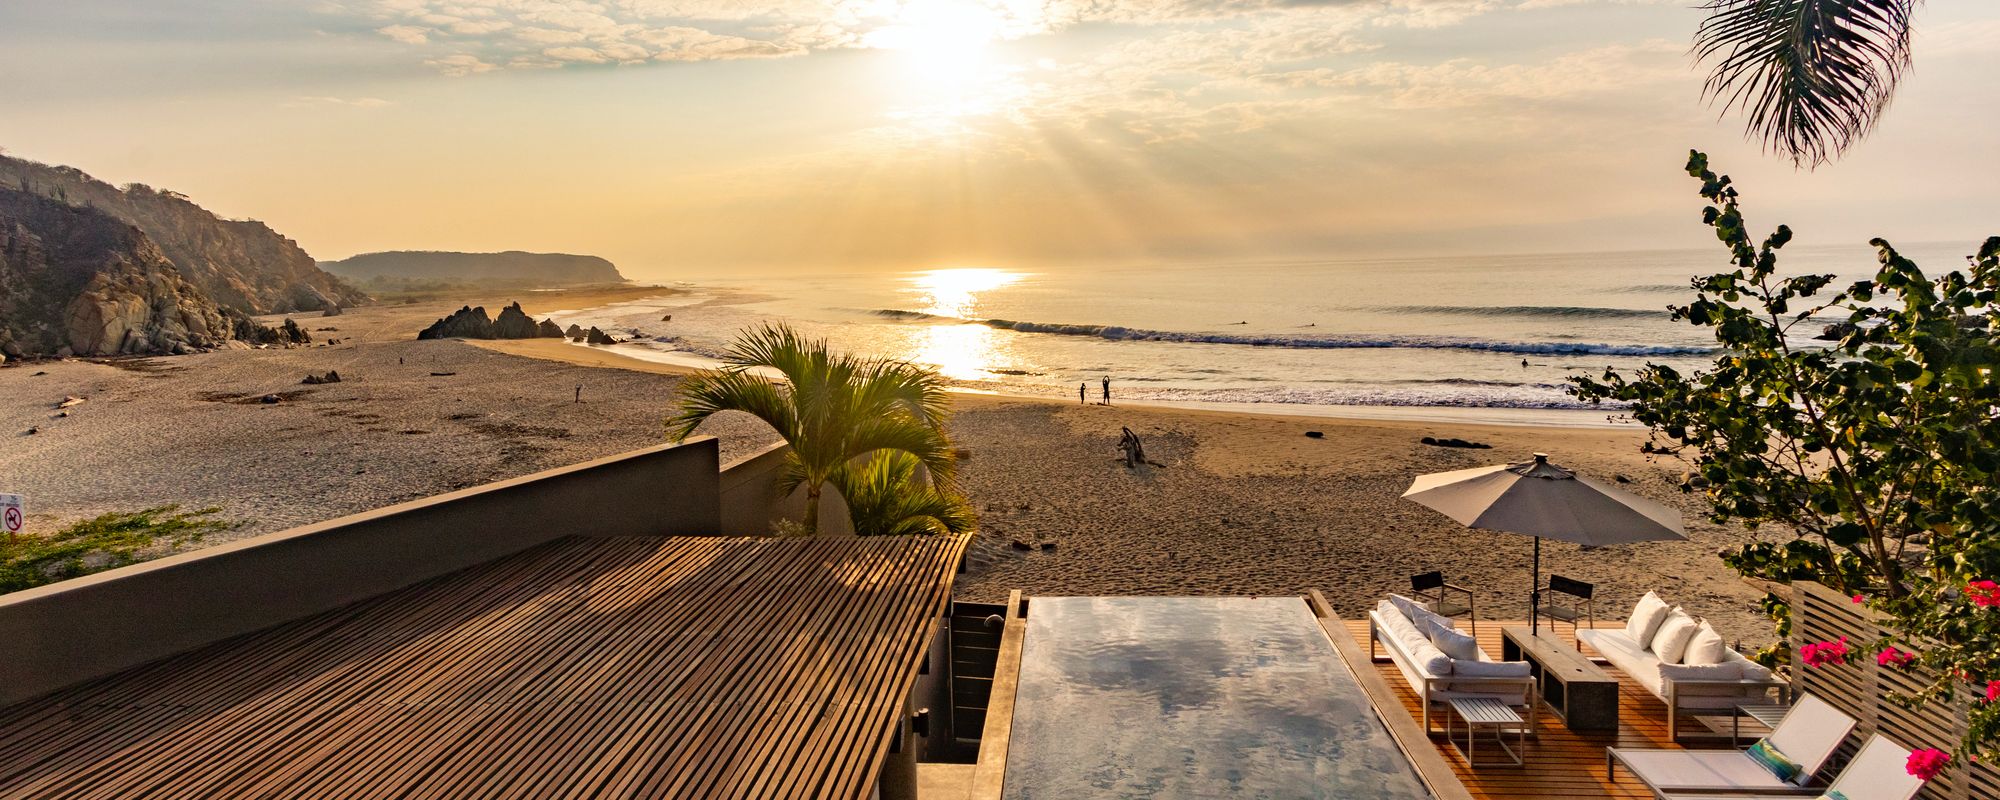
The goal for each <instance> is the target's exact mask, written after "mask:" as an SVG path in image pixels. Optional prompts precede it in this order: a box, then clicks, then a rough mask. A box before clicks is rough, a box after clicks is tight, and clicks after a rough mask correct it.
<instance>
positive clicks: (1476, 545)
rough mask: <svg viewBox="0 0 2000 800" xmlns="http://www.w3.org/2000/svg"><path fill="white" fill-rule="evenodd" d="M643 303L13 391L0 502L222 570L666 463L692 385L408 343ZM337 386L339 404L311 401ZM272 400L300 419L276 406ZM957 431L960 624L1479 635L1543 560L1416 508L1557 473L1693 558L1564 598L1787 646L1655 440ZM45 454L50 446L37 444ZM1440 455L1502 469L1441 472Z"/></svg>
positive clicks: (9, 378)
mask: <svg viewBox="0 0 2000 800" xmlns="http://www.w3.org/2000/svg"><path fill="white" fill-rule="evenodd" d="M647 291H648V290H647V289H644V288H620V289H614V290H595V291H590V292H574V293H520V294H518V295H515V296H495V297H482V298H475V299H471V300H469V301H453V302H432V303H410V304H402V305H389V306H373V307H362V308H357V309H351V310H349V311H348V312H347V313H345V314H343V315H341V316H337V317H329V318H318V317H315V318H312V319H303V318H301V319H299V322H300V323H301V324H303V325H305V327H308V328H310V329H313V330H314V331H315V335H316V336H318V337H322V338H325V337H337V338H340V339H341V343H340V344H339V345H337V346H330V347H327V346H322V347H312V348H302V349H290V350H284V349H272V350H251V351H218V352H214V353H206V354H197V355H190V356H176V357H170V358H156V359H130V360H122V361H119V362H116V363H112V362H97V361H84V360H68V361H47V362H36V363H33V364H20V365H10V366H7V367H6V368H4V369H0V424H4V425H5V426H6V427H7V428H8V429H9V435H10V436H12V437H14V438H13V439H12V440H11V441H12V442H13V443H14V446H13V447H12V448H10V449H8V450H5V451H0V475H4V476H6V477H7V482H8V484H9V485H8V486H5V487H0V491H14V492H18V493H22V494H27V495H28V496H29V498H30V499H29V513H30V520H31V523H32V524H33V528H34V529H35V530H47V529H50V528H52V527H54V526H57V525H60V524H62V523H64V522H68V521H74V520H76V519H80V518H84V517H87V516H93V515H95V514H99V513H104V512H107V511H131V510H136V509H138V508H145V507H150V506H156V505H165V504H169V503H178V504H180V505H182V506H183V507H186V508H198V507H205V506H217V507H219V508H221V509H222V511H221V516H223V517H225V518H227V519H231V520H235V521H239V522H243V523H245V525H244V526H243V527H242V528H240V529H239V530H237V531H234V532H232V533H231V534H229V536H228V537H214V538H211V539H209V540H207V541H205V542H203V544H204V545H206V544H214V543H217V542H220V541H226V540H227V538H231V537H235V536H247V535H254V534H257V533H265V532H270V531H274V530H282V529H285V528H289V527H293V526H296V525H303V524H308V523H311V522H317V521H321V520H325V519H330V518H333V517H337V516H341V515H344V514H350V513H356V512H359V511H365V510H369V509H373V508H379V507H381V506H385V505H390V504H392V503H396V502H401V501H405V500H410V499H414V498H417V497H424V496H429V495H435V494H440V493H443V492H447V491H451V490H454V489H459V488H464V487H466V486H471V485H478V484H480V483H485V482H490V481H495V480H502V479H505V478H509V477H515V476H518V475H522V474H527V473H530V472H535V471H538V470H543V469H549V468H553V467H557V466H563V465H567V464H572V463H576V462H579V461H584V460H588V459H591V458H597V457H602V456H606V455H611V454H615V453H620V452H626V451H630V450H635V449H639V448H642V447H646V446H650V445H655V444H658V443H660V442H661V441H662V440H663V439H664V437H665V427H664V424H663V423H664V419H665V417H666V415H667V414H668V413H670V411H671V408H672V404H673V398H674V394H675V390H676V387H677V386H678V384H679V382H680V381H681V380H682V379H684V377H685V375H686V374H687V373H688V372H689V371H691V369H692V367H687V366H677V365H670V364H661V363H659V362H654V361H641V360H638V359H632V358H628V357H625V356H623V355H621V354H619V353H617V352H616V351H615V350H611V349H608V348H601V347H600V348H592V347H582V346H576V345H572V344H569V343H566V342H563V341H558V340H553V339H539V340H512V341H506V340H496V341H477V342H470V341H462V340H429V341H416V340H415V334H416V331H418V330H420V329H422V328H423V327H424V326H426V325H428V324H429V323H430V322H431V321H433V320H435V319H436V318H437V317H439V316H442V315H444V314H448V313H450V312H451V311H453V310H455V309H456V308H458V307H459V306H460V305H465V304H472V305H484V306H486V307H487V309H488V311H489V313H490V312H492V311H493V310H494V309H497V308H498V307H500V306H502V305H504V304H505V303H507V302H509V301H511V300H515V299H518V300H520V301H521V302H522V304H523V306H524V308H526V309H527V310H528V311H529V312H530V313H531V314H532V315H534V316H536V317H537V318H540V317H541V316H543V315H545V314H547V313H548V312H549V311H550V310H553V309H558V308H577V307H585V306H586V305H587V303H588V302H600V303H601V302H621V301H623V300H629V299H631V298H634V297H640V296H645V293H646V292H647ZM308 323H309V324H308ZM328 370H338V371H339V372H340V373H341V375H342V376H343V378H344V380H343V382H341V383H338V384H331V385H324V386H301V385H300V382H301V378H302V377H304V376H306V375H308V374H321V373H324V372H326V371H328ZM37 372H40V373H43V374H41V375H36V374H35V373H37ZM1114 388H1115V387H1114ZM266 393H279V394H282V395H283V397H284V399H283V400H282V401H281V402H278V403H275V404H262V403H259V402H256V398H258V397H260V396H262V395H264V394H266ZM579 394H580V396H581V399H582V402H576V399H577V396H578V395H579ZM66 395H76V396H81V397H86V398H88V401H87V402H85V403H83V404H81V405H78V406H74V407H72V408H69V409H64V410H66V411H68V412H70V414H69V415H68V416H66V417H60V418H58V417H57V416H56V414H57V413H58V412H56V411H55V410H54V409H53V405H54V403H56V402H57V401H59V400H61V399H62V398H63V397H64V396H66ZM953 405H954V406H955V412H956V413H955V414H954V417H953V419H952V422H951V423H950V424H951V433H952V435H953V439H954V441H955V443H956V445H957V446H958V447H959V448H960V449H961V452H962V453H963V455H964V459H963V461H962V462H961V465H960V473H959V475H960V487H961V489H962V490H963V491H964V492H965V493H966V495H967V496H968V497H969V498H970V499H971V501H972V503H973V504H974V507H975V509H976V510H977V511H978V512H979V515H980V517H981V521H980V527H979V530H980V535H979V536H978V537H977V538H976V540H975V543H974V545H973V546H972V548H971V551H970V555H969V558H968V563H967V571H966V572H965V573H964V574H962V575H961V576H960V579H959V582H958V589H957V596H958V597H960V598H961V599H965V600H971V601H987V600H998V599H1002V598H1004V597H1005V596H1006V594H1007V592H1008V591H1010V590H1017V589H1018V590H1021V591H1023V592H1025V593H1028V594H1031V595H1044V596H1052V595H1093V594H1196V595H1200V594H1208V595H1214V594H1232V595H1258V594H1261V595H1274V594H1295V593H1299V592H1303V591H1305V590H1307V589H1320V590H1321V591H1323V592H1325V593H1326V594H1327V596H1328V597H1329V598H1330V599H1331V600H1332V601H1333V602H1334V604H1335V606H1336V608H1337V609H1338V610H1339V611H1340V613H1342V614H1343V615H1356V614H1361V613H1365V611H1366V610H1367V608H1368V607H1370V606H1372V605H1373V603H1374V602H1375V600H1377V599H1379V598H1380V597H1382V596H1384V595H1385V594H1387V593H1388V592H1391V591H1407V590H1408V576H1409V575H1411V574H1415V573H1418V572H1424V571H1428V570H1432V569H1436V570H1442V571H1444V572H1445V574H1446V576H1447V577H1448V578H1450V579H1451V580H1452V581H1453V582H1454V583H1458V584H1462V585H1466V586H1470V587H1473V588H1474V591H1475V593H1476V597H1477V601H1478V603H1479V606H1480V608H1481V614H1482V617H1484V618H1487V619H1524V618H1525V617H1526V615H1527V590H1528V569H1527V568H1528V556H1529V546H1530V544H1531V542H1530V541H1529V540H1527V539H1525V538H1522V537H1516V536H1509V535H1503V534H1493V533H1485V532H1480V531H1468V530H1466V529H1464V528H1463V527H1461V526H1459V525H1458V524H1457V523H1454V522H1452V521H1450V520H1449V519H1447V518H1445V517H1443V516H1442V515H1439V514H1436V513H1435V512H1432V511H1429V510H1428V509H1425V508H1422V507H1419V506H1417V505H1415V504H1412V503H1409V502H1408V501H1404V500H1401V499H1400V495H1401V492H1402V491H1403V490H1404V489H1405V488H1407V486H1408V485H1409V481H1410V479H1411V478H1412V477H1413V476H1414V475H1416V474H1420V473H1427V472H1438V471H1444V470H1450V469H1463V468H1468V467H1474V466H1480V465H1484V464H1492V463H1501V462H1508V461H1518V460H1523V459H1525V458H1527V457H1528V456H1529V454H1530V453H1533V452H1537V451H1540V452H1549V453H1553V454H1555V456H1556V459H1557V460H1558V461H1560V462H1561V463H1564V464H1566V465H1569V466H1571V467H1573V468H1576V469H1578V470H1580V471H1582V472H1583V473H1584V474H1589V475H1593V476H1597V477H1600V478H1604V479H1612V480H1619V481H1621V482H1623V483H1624V484H1625V486H1626V488H1629V489H1630V490H1632V491H1635V492H1638V493H1640V494H1642V495H1646V496H1648V497H1651V498H1653V499H1655V500H1658V501H1660V502H1663V503H1667V504H1668V505H1670V506H1672V507H1674V508H1677V509H1679V510H1680V511H1681V512H1682V513H1683V515H1684V517H1685V518H1686V519H1687V521H1688V528H1689V540H1688V541H1684V542H1654V543H1645V544H1640V545H1633V546H1629V547H1616V548H1603V549H1598V550H1583V549H1580V548H1577V547H1574V546H1569V545H1556V544H1550V545H1548V546H1546V547H1545V551H1544V575H1548V574H1562V575H1566V576H1569V577H1573V578H1578V579H1582V580H1586V581H1589V582H1592V583H1596V584H1597V585H1598V587H1599V594H1598V599H1599V604H1598V611H1599V614H1598V615H1599V616H1600V617H1602V618H1608V619H1616V618H1617V617H1618V616H1620V615H1621V614H1622V613H1623V609H1624V608H1626V607H1629V605H1630V603H1631V602H1632V601H1634V600H1636V599H1637V597H1638V595H1639V594H1642V593H1644V592H1645V591H1647V590H1658V591H1660V592H1661V593H1662V594H1663V595H1665V596H1667V597H1668V599H1669V600H1670V601H1671V602H1675V603H1678V604H1684V605H1686V606H1688V607H1689V609H1690V610H1691V611H1693V612H1695V613H1697V614H1700V615H1704V616H1707V617H1709V618H1710V619H1711V620H1712V621H1714V622H1715V623H1716V624H1717V627H1718V628H1719V629H1721V630H1722V631H1723V632H1724V634H1725V635H1726V636H1728V637H1729V638H1731V639H1732V640H1736V639H1741V640H1744V641H1748V642H1753V643H1754V642H1763V641H1769V639H1770V636H1771V634H1770V625H1769V622H1768V621H1767V620H1764V619H1763V618H1762V616H1761V614H1759V613H1758V611H1757V609H1756V603H1757V600H1758V599H1759V598H1760V597H1761V595H1759V594H1758V593H1757V592H1756V591H1754V590H1753V589H1751V588H1750V587H1748V586H1746V585H1745V584H1743V583H1742V582H1741V581H1740V580H1738V579H1737V578H1736V577H1735V576H1734V575H1733V574H1732V573H1730V571H1729V570H1728V569H1727V568H1726V567H1725V566H1724V565H1723V564H1722V563H1721V562H1720V561H1719V560H1718V559H1716V557H1715V552H1716V550H1717V549H1719V548H1721V547H1724V546H1729V545H1731V544H1735V543H1739V542H1741V541H1742V540H1743V538H1744V537H1745V536H1747V535H1748V534H1746V533H1744V532H1743V531H1741V530H1738V529H1731V528H1725V527H1722V526H1716V525H1713V524H1710V523H1708V522H1707V521H1706V519H1705V513H1704V510H1703V508H1702V504H1701V501H1700V498H1699V497H1698V496H1694V495H1689V494H1686V493H1684V492H1682V491H1681V490H1680V489H1679V482H1680V477H1679V476H1680V474H1681V471H1682V470H1683V469H1684V467H1682V466H1680V465H1677V464H1674V463H1672V462H1668V461H1653V460H1650V459H1649V458H1648V457H1647V456H1645V455H1643V454H1641V453H1640V452H1639V445H1640V443H1641V442H1642V441H1643V438H1644V431H1643V430H1642V429H1639V428H1636V427H1632V426H1625V427H1604V426H1566V427H1565V426H1548V425H1539V426H1538V425H1526V424H1493V423H1491V422H1486V421H1480V420H1471V419H1464V418H1453V417H1448V416H1438V415H1431V416H1427V417H1425V418H1423V419H1366V418H1347V417H1312V416H1296V415H1285V414H1269V413H1245V412H1242V411H1238V410H1235V409H1217V408H1188V407H1179V406H1171V405H1167V404H1125V403H1118V404H1115V405H1110V406H1105V405H1099V404H1095V403H1090V404H1078V403H1075V402H1073V401H1071V402H1065V401H1063V400H1061V399H1058V398H1048V397H1015V396H1005V395H987V394H979V393H965V392H960V393H955V394H954V395H953ZM29 428H37V429H38V432H37V433H36V434H34V435H25V434H24V433H23V432H24V431H25V430H27V429H29ZM1124 428H1130V429H1131V430H1133V431H1134V432H1136V433H1137V434H1138V435H1139V436H1141V437H1142V438H1143V439H1144V441H1145V445H1146V451H1147V454H1148V456H1149V457H1150V458H1152V459H1154V460H1156V461H1158V462H1159V463H1160V464H1161V465H1163V466H1159V467H1152V466H1147V467H1141V468H1138V469H1130V468H1127V467H1125V466H1123V465H1122V464H1121V463H1120V462H1119V461H1118V453H1117V449H1116V445H1117V440H1118V437H1119V435H1120V432H1121V430H1122V429H1124ZM698 432H700V433H704V434H713V435H716V436H718V437H719V438H720V439H721V440H722V457H723V459H724V461H725V463H726V462H728V461H729V460H732V459H734V458H739V457H742V456H745V455H748V454H750V453H754V452H756V451H757V450H759V449H761V448H763V447H765V446H768V445H769V444H771V443H772V442H774V441H776V440H777V437H776V435H775V432H773V431H771V430H770V429H769V428H768V427H766V426H764V425H763V424H762V423H761V422H760V421H757V420H755V419H753V418H750V417H748V416H747V415H739V414H724V415H720V416H718V417H717V418H715V419H713V420H710V421H709V422H708V423H705V424H704V425H703V427H702V428H701V429H700V430H699V431H698ZM1308 432H1317V433H1318V434H1319V435H1318V436H1316V437H1315V436H1308V435H1307V434H1308ZM1424 437H1433V438H1434V439H1463V440H1469V441H1471V442H1475V443H1479V444H1484V445H1487V448H1485V449H1468V448H1457V447H1439V446H1433V445H1429V444H1425V443H1423V441H1422V439H1423V438H1424ZM134 454H172V457H170V458H169V457H143V458H135V457H134ZM1017 542H1018V543H1019V545H1017V544H1016V543H1017ZM1044 546H1047V549H1044ZM1023 548H1026V549H1023Z"/></svg>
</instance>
